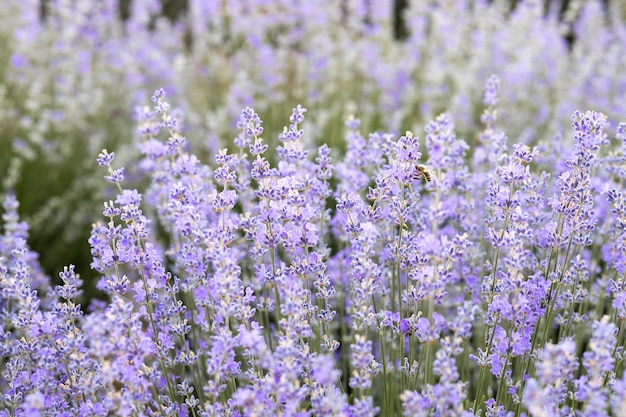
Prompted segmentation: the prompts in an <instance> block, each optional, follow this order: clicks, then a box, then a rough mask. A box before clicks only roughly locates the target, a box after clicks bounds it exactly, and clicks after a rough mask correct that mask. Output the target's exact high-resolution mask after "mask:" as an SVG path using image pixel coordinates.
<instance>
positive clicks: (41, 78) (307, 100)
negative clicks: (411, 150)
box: [0, 0, 626, 296]
mask: <svg viewBox="0 0 626 417" xmlns="http://www.w3.org/2000/svg"><path fill="white" fill-rule="evenodd" d="M625 16H626V2H622V1H617V0H614V1H610V0H595V1H594V0H589V1H575V0H570V1H567V0H563V1H557V0H551V1H550V0H541V1H540V0H526V1H522V0H518V1H513V0H510V1H509V0H506V1H505V0H500V1H498V0H493V1H487V0H473V1H472V0H454V1H453V0H430V1H426V0H423V1H410V0H380V1H379V0H376V1H374V0H309V1H306V2H299V1H296V0H232V1H231V0H228V1H225V0H119V1H117V0H99V1H95V0H45V1H42V0H4V1H3V6H2V8H0V44H2V45H3V47H2V48H1V49H0V179H1V181H0V197H2V198H3V196H4V195H6V194H7V193H15V194H16V195H17V198H18V200H19V201H20V204H21V205H20V214H21V216H22V218H23V219H24V220H25V221H27V222H28V223H29V225H30V228H31V229H30V241H29V243H30V245H31V247H32V248H33V249H34V250H35V251H37V252H38V253H39V254H40V262H41V264H42V266H43V268H44V270H45V271H46V273H47V274H49V275H50V276H51V277H53V278H56V277H57V274H58V272H59V271H61V270H62V269H63V266H64V265H66V264H69V263H73V264H75V265H76V270H77V272H79V273H80V274H81V276H82V277H83V278H84V279H85V282H86V287H87V293H88V296H91V295H93V294H95V293H94V292H93V291H94V290H93V283H94V282H95V278H96V277H95V275H94V274H93V272H92V271H91V269H90V267H89V264H90V262H91V259H90V250H89V246H88V244H87V239H88V236H89V233H90V230H91V225H92V223H94V222H95V221H99V220H102V214H101V212H102V207H103V201H105V200H108V199H109V198H112V196H113V192H112V190H111V188H110V187H108V185H107V184H106V182H105V181H104V179H103V178H102V177H103V176H104V175H105V174H106V173H105V172H103V171H102V169H101V168H100V167H98V166H97V164H96V163H95V158H96V156H97V155H98V153H99V152H100V150H101V149H103V148H107V149H108V150H109V151H114V152H115V153H116V155H117V158H116V161H115V164H117V165H116V166H117V167H119V166H122V165H124V166H126V168H127V186H128V187H129V188H130V187H137V188H138V189H139V190H141V189H142V186H143V184H144V182H145V178H144V177H143V175H142V172H141V170H140V166H139V165H138V164H133V162H136V159H137V157H138V155H137V151H136V147H135V143H136V140H137V134H136V129H135V122H134V119H133V111H134V109H135V108H136V107H137V106H145V105H151V102H150V95H151V93H152V91H154V90H155V89H156V88H161V87H162V88H164V89H165V90H166V91H167V93H168V101H169V102H170V103H171V104H172V105H173V106H174V107H179V108H180V109H181V110H182V111H183V112H184V113H185V123H186V133H187V135H188V139H189V142H190V146H191V148H192V150H193V151H194V152H195V153H196V154H197V155H198V156H199V157H200V158H201V159H202V160H203V161H206V162H208V163H213V159H212V155H213V154H214V153H215V152H216V150H217V149H220V148H222V147H229V146H232V145H231V142H232V139H233V138H234V137H235V136H236V134H237V132H236V129H235V127H234V123H235V121H236V119H237V116H238V115H239V112H240V109H241V108H242V107H244V106H253V107H254V108H255V110H256V111H257V112H258V113H259V115H260V116H261V118H262V119H263V121H264V124H263V125H264V127H265V133H264V139H266V141H268V142H269V143H270V144H272V143H274V144H275V143H276V140H277V139H276V138H277V135H278V133H279V132H281V131H282V129H283V126H285V125H286V124H288V117H289V115H290V113H291V108H292V107H294V106H295V105H297V104H299V103H300V104H302V105H304V106H305V107H307V108H308V109H309V112H308V113H307V120H306V122H305V123H304V125H303V128H304V129H305V131H306V136H305V140H307V141H309V143H310V144H311V145H313V144H321V143H328V144H329V146H331V147H332V148H333V150H334V152H335V155H341V153H342V152H343V151H344V150H345V149H344V147H345V146H344V144H343V137H344V134H345V127H344V123H345V121H346V119H347V118H348V117H349V116H351V115H354V116H355V117H358V118H359V119H361V121H362V133H363V134H367V133H369V132H373V131H389V132H395V133H397V132H404V131H406V130H413V131H414V132H416V135H420V136H421V132H422V131H423V126H424V125H425V124H426V123H428V122H429V121H430V120H432V119H434V118H435V117H436V116H437V115H438V114H440V113H442V112H446V111H447V112H449V113H450V114H451V115H452V117H453V118H454V120H455V124H456V128H457V134H458V135H459V136H460V137H463V138H464V139H465V140H467V141H468V143H472V140H474V139H475V137H476V135H477V131H478V128H479V127H480V114H481V113H482V110H483V105H482V94H483V90H484V83H485V81H486V79H487V78H488V77H489V75H491V74H493V73H495V74H497V75H498V76H499V77H500V78H501V79H502V88H501V101H500V104H499V111H500V119H499V123H500V124H501V126H500V127H501V128H502V129H503V130H505V131H506V132H507V134H508V135H509V138H510V140H514V141H517V142H524V143H529V144H536V143H539V142H540V141H542V140H551V139H553V138H554V137H555V136H558V137H562V138H563V140H564V141H566V140H567V134H568V133H567V131H566V130H565V131H564V129H567V127H568V125H569V122H568V117H569V115H570V114H571V113H572V112H573V111H574V110H576V109H581V110H586V109H593V110H596V111H601V112H604V113H606V114H607V115H608V116H609V120H611V121H612V122H613V125H614V126H615V125H616V124H617V122H618V121H620V118H623V117H624V115H626V108H625V106H626V100H625V98H626V97H625V94H626V73H624V71H623V68H624V67H625V64H626V62H625V61H626V48H625V46H626V28H625V26H624V18H625Z"/></svg>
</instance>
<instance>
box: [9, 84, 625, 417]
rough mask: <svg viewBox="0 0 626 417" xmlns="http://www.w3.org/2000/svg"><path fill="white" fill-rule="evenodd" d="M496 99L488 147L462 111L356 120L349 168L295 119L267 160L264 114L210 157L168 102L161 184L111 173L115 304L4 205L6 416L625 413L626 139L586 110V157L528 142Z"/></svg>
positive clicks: (146, 132)
mask: <svg viewBox="0 0 626 417" xmlns="http://www.w3.org/2000/svg"><path fill="white" fill-rule="evenodd" d="M499 85H500V79H499V78H498V77H496V76H492V77H490V78H489V79H488V81H487V85H486V93H485V96H484V106H485V111H484V114H483V117H482V120H483V123H484V128H483V130H482V132H481V133H480V135H479V136H480V140H479V142H478V143H477V144H476V146H475V148H471V147H470V146H469V145H468V144H467V142H466V141H465V140H464V139H462V138H461V137H459V136H457V134H456V133H455V125H454V120H453V117H452V116H451V115H450V114H449V113H446V114H442V115H440V116H438V117H437V118H435V120H433V121H432V122H430V123H428V124H427V125H426V127H425V129H424V130H425V134H424V139H420V138H419V137H418V135H416V134H414V133H412V132H410V131H407V132H406V133H405V134H404V135H402V136H400V137H397V136H395V135H392V134H380V133H374V134H371V135H369V136H368V137H367V138H366V137H364V136H362V135H361V133H360V121H359V120H358V119H355V118H351V119H349V120H348V121H347V122H346V127H347V131H348V133H347V135H346V142H347V152H346V156H345V157H344V158H343V160H334V159H333V157H332V151H331V149H330V148H329V147H328V146H326V145H322V146H320V147H318V148H317V149H311V148H309V147H308V146H306V140H305V139H304V138H305V137H306V130H305V129H303V126H306V120H305V114H306V112H307V109H305V108H304V107H302V106H297V107H296V108H294V109H293V111H292V114H291V116H290V117H289V126H288V127H285V129H284V130H283V132H282V133H281V134H280V135H279V143H280V145H279V146H278V147H277V149H276V156H277V160H276V161H270V159H268V156H267V152H268V150H269V146H268V144H266V143H265V141H264V138H263V134H264V130H263V126H262V121H261V119H260V117H259V116H258V114H257V113H256V112H255V111H254V110H253V109H252V108H249V107H247V108H245V109H244V110H242V111H241V113H240V117H239V119H238V121H237V128H238V129H239V134H238V135H237V137H236V138H235V140H234V147H233V148H232V150H228V149H226V148H225V149H222V150H219V151H218V152H216V154H215V155H214V161H213V163H211V164H206V163H204V162H203V161H202V160H201V159H199V158H198V157H197V156H195V155H194V154H193V153H191V152H190V146H189V143H188V141H187V139H186V137H185V136H184V134H183V131H184V117H183V114H182V112H180V111H178V110H172V109H171V107H170V105H169V104H168V102H167V101H166V99H165V98H166V95H165V92H164V91H163V90H157V91H156V92H155V93H154V95H153V96H152V101H153V106H152V107H142V108H138V109H137V111H136V118H137V121H138V124H139V126H138V132H139V135H140V138H141V139H140V141H139V143H138V144H137V145H138V147H139V150H140V152H141V155H142V157H141V160H140V161H138V164H137V167H136V169H134V171H135V172H141V173H142V174H143V175H145V176H146V177H147V178H149V179H150V184H149V186H148V187H147V188H146V190H145V192H143V193H139V192H138V191H137V190H135V189H129V188H125V184H126V179H125V170H124V167H122V166H119V165H117V163H116V161H117V160H116V159H115V154H114V153H113V152H107V151H106V150H103V151H102V152H101V153H100V155H99V156H98V158H97V163H98V164H99V165H100V166H101V167H102V168H103V169H106V171H107V172H106V173H105V176H104V178H105V179H106V181H108V182H109V183H110V184H112V186H113V187H115V189H116V190H117V191H116V193H115V194H116V196H115V197H114V198H113V199H111V200H110V201H107V202H105V203H104V211H103V213H102V214H103V218H102V220H101V221H99V222H97V223H95V224H94V225H93V229H92V233H91V237H90V239H89V244H90V247H91V253H92V256H93V263H92V267H93V268H94V269H95V270H96V271H97V272H98V274H99V275H100V277H101V278H100V281H99V283H98V287H99V289H101V290H102V291H103V292H104V293H106V294H107V296H108V301H107V302H100V301H95V300H94V301H93V303H92V305H91V306H90V307H89V310H88V311H84V310H83V308H82V307H81V305H79V304H77V300H78V298H79V297H80V292H81V290H80V288H81V285H82V281H81V280H80V278H79V276H78V274H76V272H75V268H74V267H73V266H69V267H67V268H65V269H64V270H63V271H62V272H61V273H60V274H59V276H60V279H61V281H62V285H58V286H51V285H50V284H49V280H48V278H47V277H45V276H44V275H43V274H42V273H41V270H40V268H39V267H38V262H37V255H36V254H34V253H33V252H31V251H30V250H29V248H28V245H27V243H26V239H27V226H26V224H25V223H23V222H20V221H19V218H18V215H17V208H18V203H17V201H16V199H15V198H14V197H13V196H9V197H8V198H6V199H5V202H4V206H3V207H4V215H3V223H4V229H3V230H4V231H3V234H2V236H1V239H0V317H1V319H2V323H3V326H2V330H1V333H0V342H1V344H0V347H1V349H0V369H1V371H2V373H1V375H0V387H1V388H2V396H1V397H0V415H1V416H11V417H13V416H52V415H55V416H56V415H59V416H61V415H62V416H86V415H94V416H107V415H121V416H259V415H263V414H265V415H281V416H355V417H356V416H374V415H381V416H393V415H405V416H463V417H467V416H474V415H483V416H520V415H532V416H544V415H550V416H553V415H554V416H556V415H563V416H569V415H581V416H592V415H593V416H609V415H612V416H621V415H624V414H623V413H624V402H625V398H626V376H625V374H624V359H625V357H624V339H625V329H624V328H625V322H624V320H625V319H626V291H625V288H626V275H625V273H626V270H625V267H624V265H625V263H624V259H625V257H626V246H625V242H626V240H625V225H626V218H625V216H626V206H625V202H624V201H625V200H624V189H623V182H624V180H625V176H624V172H626V167H625V166H624V155H626V141H625V140H624V138H625V137H626V133H625V132H626V124H620V125H619V127H618V128H617V132H618V133H617V135H616V136H617V137H616V141H617V142H616V143H613V141H612V140H611V138H609V136H608V135H607V133H606V129H607V127H608V122H607V119H606V116H604V115H603V114H601V113H596V112H585V113H581V112H574V114H573V115H572V116H571V129H572V131H573V137H574V140H575V143H574V145H573V147H572V150H571V151H570V152H569V153H567V154H564V155H562V156H561V155H557V156H550V155H547V156H546V155H542V153H543V152H544V151H545V150H546V149H547V146H548V145H547V144H542V145H540V146H538V147H533V148H531V147H529V146H528V145H526V144H523V143H518V144H514V145H512V146H509V140H508V139H507V138H506V136H505V134H504V132H503V131H501V130H500V129H499V125H498V123H499V121H498V120H499V119H498V117H497V105H498V94H499ZM542 147H543V148H546V149H543V150H542V149H540V148H542ZM560 158H562V160H560Z"/></svg>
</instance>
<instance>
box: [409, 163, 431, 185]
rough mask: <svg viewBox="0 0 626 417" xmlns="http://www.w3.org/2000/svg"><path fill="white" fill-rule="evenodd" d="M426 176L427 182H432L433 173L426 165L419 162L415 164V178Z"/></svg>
mask: <svg viewBox="0 0 626 417" xmlns="http://www.w3.org/2000/svg"><path fill="white" fill-rule="evenodd" d="M422 178H424V180H426V182H431V181H432V180H433V174H432V172H431V170H430V168H428V167H427V166H426V165H422V164H418V165H415V171H413V179H414V180H419V179H422Z"/></svg>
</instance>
